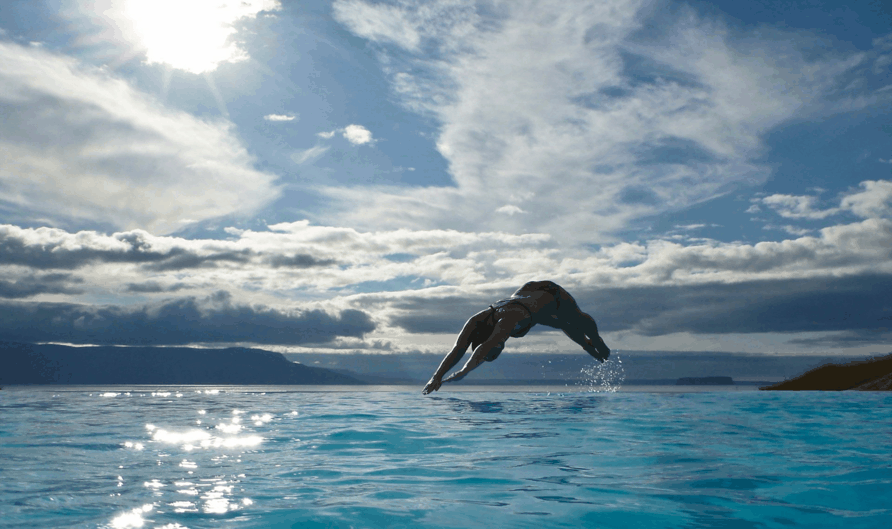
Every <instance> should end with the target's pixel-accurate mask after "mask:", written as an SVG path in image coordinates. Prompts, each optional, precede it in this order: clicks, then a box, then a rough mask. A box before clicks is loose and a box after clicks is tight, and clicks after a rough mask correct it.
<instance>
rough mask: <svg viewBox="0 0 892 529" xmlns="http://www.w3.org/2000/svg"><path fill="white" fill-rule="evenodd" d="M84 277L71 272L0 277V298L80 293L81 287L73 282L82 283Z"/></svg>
mask: <svg viewBox="0 0 892 529" xmlns="http://www.w3.org/2000/svg"><path fill="white" fill-rule="evenodd" d="M82 282H83V279H81V278H77V277H72V276H71V274H43V275H33V274H31V275H27V276H23V277H19V278H17V279H15V280H7V279H0V298H27V297H31V296H36V295H37V294H80V293H81V292H83V291H82V290H80V289H77V288H73V287H72V286H71V284H72V283H82Z"/></svg>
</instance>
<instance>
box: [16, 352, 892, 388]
mask: <svg viewBox="0 0 892 529" xmlns="http://www.w3.org/2000/svg"><path fill="white" fill-rule="evenodd" d="M441 359H442V358H441V357H440V355H433V354H389V355H383V354H360V353H340V354H324V353H308V354H304V353H300V354H295V353H290V354H284V355H283V354H280V353H274V352H270V351H265V350H262V349H248V348H228V349H198V348H190V347H111V346H109V347H69V346H63V345H51V344H47V345H33V344H22V343H14V342H0V385H13V384H97V385H102V384H281V385H291V384H314V385H329V384H357V385H358V384H377V385H423V384H424V382H425V381H426V380H427V378H428V377H429V376H430V373H431V372H432V371H433V370H434V369H435V368H436V366H437V365H438V364H439V362H440V360H441ZM622 359H623V362H622V365H623V366H624V374H625V380H624V381H623V382H621V383H622V384H623V385H627V386H639V385H666V386H668V385H689V384H693V385H704V384H709V385H712V384H721V385H759V386H765V387H763V388H762V389H830V390H837V389H864V390H867V389H876V390H888V389H890V387H892V354H890V355H887V356H886V357H882V358H877V359H872V360H869V361H859V362H850V363H849V364H845V365H838V364H828V362H833V361H835V362H839V360H840V359H838V358H829V357H817V356H815V357H780V356H770V355H764V356H760V355H754V354H730V353H673V352H662V353H661V352H623V353H622ZM612 361H616V358H613V359H612ZM308 364H311V365H308ZM594 365H595V364H594V363H593V361H592V359H591V358H589V357H588V356H587V355H584V354H555V353H549V354H544V353H543V354H535V353H513V354H511V355H504V356H503V357H502V358H500V359H499V361H498V362H493V363H491V364H490V363H487V365H485V366H484V367H482V368H481V369H480V370H478V371H479V372H475V373H474V374H473V376H471V377H467V378H466V379H465V380H463V381H462V385H467V386H476V385H564V384H578V383H586V371H588V372H590V369H591V368H592V366H594ZM605 365H606V364H605ZM815 366H822V367H818V368H815ZM812 368H814V369H812ZM809 369H811V370H810V371H808V372H806V373H805V374H804V375H801V376H797V375H800V374H801V373H803V372H805V371H807V370H809ZM729 374H733V375H734V378H733V379H732V377H730V376H725V375H729ZM717 375H723V376H717ZM792 377H796V378H792ZM784 378H786V379H787V380H784V381H783V382H780V381H781V380H783V379H784ZM774 382H777V383H776V384H773V385H771V384H772V383H774Z"/></svg>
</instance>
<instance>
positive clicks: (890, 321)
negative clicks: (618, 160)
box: [391, 275, 892, 338]
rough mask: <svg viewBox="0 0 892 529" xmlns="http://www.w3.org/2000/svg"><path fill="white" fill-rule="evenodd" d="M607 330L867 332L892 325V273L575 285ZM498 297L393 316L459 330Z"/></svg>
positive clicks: (420, 303)
mask: <svg viewBox="0 0 892 529" xmlns="http://www.w3.org/2000/svg"><path fill="white" fill-rule="evenodd" d="M571 294H573V295H574V297H575V298H576V300H577V302H578V303H579V305H580V307H581V308H582V310H583V311H585V312H588V313H589V314H591V315H592V316H593V317H594V318H595V320H596V321H597V322H598V327H599V328H600V329H601V330H602V331H603V332H615V331H626V330H628V331H634V332H636V333H640V334H644V335H648V336H659V335H663V334H669V333H675V332H690V333H694V334H722V333H756V332H759V333H763V332H790V333H792V332H820V331H851V332H853V333H856V335H857V336H858V337H861V338H865V337H867V336H870V335H873V336H874V337H876V336H877V333H879V332H883V331H884V330H888V329H890V328H892V276H887V275H867V276H864V275H862V276H857V277H846V278H813V279H802V280H772V281H750V282H745V283H737V284H705V285H696V286H664V287H663V286H661V287H638V288H625V289H620V288H610V289H601V290H582V291H577V292H571ZM492 301H495V298H493V299H491V300H485V301H484V300H476V301H475V300H473V299H468V298H459V297H454V298H447V299H443V300H430V299H424V298H420V297H416V296H413V297H406V298H402V299H400V301H399V302H397V303H395V304H394V307H395V308H398V309H400V310H401V314H400V315H398V316H394V317H393V318H392V319H391V323H392V324H393V325H395V326H398V327H401V328H403V329H405V330H407V331H409V332H455V333H457V332H458V331H459V330H461V326H462V324H463V323H464V322H465V321H466V320H467V318H469V317H470V316H471V315H473V314H474V313H476V312H477V311H479V310H483V309H485V308H486V307H487V305H488V303H491V302H492Z"/></svg>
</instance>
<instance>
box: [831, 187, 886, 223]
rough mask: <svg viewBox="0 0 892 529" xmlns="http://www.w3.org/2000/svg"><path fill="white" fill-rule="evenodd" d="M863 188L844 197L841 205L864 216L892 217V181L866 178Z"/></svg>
mask: <svg viewBox="0 0 892 529" xmlns="http://www.w3.org/2000/svg"><path fill="white" fill-rule="evenodd" d="M861 189H863V191H860V192H853V193H852V194H850V195H847V196H845V197H843V199H842V201H841V203H840V207H842V208H843V209H847V210H850V211H851V212H852V213H854V214H856V215H858V216H859V217H863V218H872V217H892V182H890V181H889V180H877V181H873V180H866V181H864V182H861Z"/></svg>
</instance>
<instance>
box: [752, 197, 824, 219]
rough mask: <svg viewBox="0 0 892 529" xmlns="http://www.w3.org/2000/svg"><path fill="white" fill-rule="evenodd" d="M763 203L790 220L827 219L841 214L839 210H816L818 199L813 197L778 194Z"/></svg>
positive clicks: (764, 199) (766, 198)
mask: <svg viewBox="0 0 892 529" xmlns="http://www.w3.org/2000/svg"><path fill="white" fill-rule="evenodd" d="M762 203H763V204H765V205H766V206H768V207H770V208H771V209H773V210H774V211H775V212H776V213H777V214H778V215H780V216H781V217H784V218H788V219H809V220H817V219H825V218H827V217H829V216H831V215H836V214H837V213H839V212H840V209H839V208H828V209H816V205H817V198H816V197H813V196H794V195H780V194H777V195H770V196H767V197H765V198H763V199H762Z"/></svg>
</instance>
